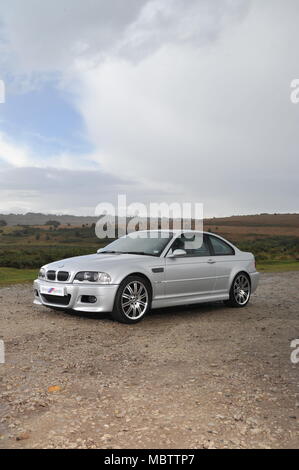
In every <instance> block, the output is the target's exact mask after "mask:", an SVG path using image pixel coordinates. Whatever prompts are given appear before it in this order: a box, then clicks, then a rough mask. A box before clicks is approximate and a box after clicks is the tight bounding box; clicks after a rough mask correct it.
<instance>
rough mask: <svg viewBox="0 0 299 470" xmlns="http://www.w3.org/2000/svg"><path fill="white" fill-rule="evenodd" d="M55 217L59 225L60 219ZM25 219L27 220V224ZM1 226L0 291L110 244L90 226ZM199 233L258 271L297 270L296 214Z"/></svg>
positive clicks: (210, 222) (211, 222)
mask: <svg viewBox="0 0 299 470" xmlns="http://www.w3.org/2000/svg"><path fill="white" fill-rule="evenodd" d="M0 217H2V216H0ZM15 217H16V216H15ZM59 217H60V220H61V221H62V222H63V216H59ZM59 217H57V219H59ZM24 218H25V219H24ZM31 218H32V215H31V216H30V217H29V220H31ZM2 220H3V219H1V218H0V285H5V284H9V283H16V282H23V281H31V280H32V279H33V278H34V277H35V275H36V271H37V270H38V269H39V267H40V266H42V265H44V264H46V263H49V262H51V261H55V260H58V259H63V258H68V257H72V256H79V255H84V254H89V253H94V252H95V251H96V250H97V249H98V248H100V247H102V246H105V245H106V244H107V243H108V242H109V241H110V240H100V239H98V238H97V237H96V235H95V224H94V222H92V223H90V221H89V222H88V223H82V224H81V225H78V226H74V225H70V224H69V223H60V222H59V221H58V220H56V219H55V217H54V220H52V221H48V222H49V223H47V224H46V225H6V222H5V221H4V220H3V222H2V224H1V221H2ZM22 220H26V216H22ZM67 220H68V219H67ZM82 220H84V218H82ZM88 220H89V219H88ZM16 221H17V219H14V222H16ZM204 229H205V230H206V231H209V232H214V233H217V234H219V235H222V236H223V237H225V238H227V239H229V240H231V241H232V242H233V243H235V244H236V245H237V246H238V247H239V248H240V249H242V250H245V251H251V252H252V253H254V255H255V257H256V261H257V266H258V269H259V270H260V271H263V272H270V271H292V270H298V269H299V215H298V214H272V215H271V214H261V215H254V216H233V217H227V218H213V219H206V220H205V221H204ZM7 268H11V269H7Z"/></svg>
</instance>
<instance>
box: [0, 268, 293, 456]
mask: <svg viewBox="0 0 299 470" xmlns="http://www.w3.org/2000/svg"><path fill="white" fill-rule="evenodd" d="M298 286H299V273H298V272H293V273H278V274H264V275H263V276H262V279H261V283H260V286H259V289H258V291H257V293H256V294H255V295H254V296H253V297H252V300H251V303H250V304H249V305H248V306H247V307H246V308H245V309H240V310H239V309H230V308H227V307H225V306H224V305H223V304H222V303H214V304H204V305H203V304H202V305H196V306H188V307H184V308H181V307H179V308H178V307H176V308H168V309H164V310H156V311H153V312H152V313H150V314H149V315H148V317H147V318H146V319H145V320H144V321H143V322H141V323H139V324H137V325H133V326H131V325H122V324H119V323H114V322H112V321H111V320H110V319H109V317H108V316H104V315H101V316H90V315H88V316H87V315H86V314H76V315H75V314H70V313H65V312H57V311H52V310H49V309H46V308H44V307H36V306H33V305H32V291H31V286H28V285H18V286H13V287H6V288H2V289H0V338H2V339H3V340H4V341H5V346H6V363H5V364H0V448H109V449H111V448H170V449H171V448H227V447H229V448H239V447H241V448H252V447H263V448H264V447H267V448H298V447H299V364H297V365H294V364H292V363H291V361H290V354H291V348H290V342H291V340H292V339H295V338H299V321H298V305H299V290H298Z"/></svg>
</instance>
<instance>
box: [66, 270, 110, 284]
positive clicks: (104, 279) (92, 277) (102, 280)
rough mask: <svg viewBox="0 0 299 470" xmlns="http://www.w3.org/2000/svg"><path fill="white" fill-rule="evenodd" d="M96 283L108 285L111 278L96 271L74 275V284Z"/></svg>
mask: <svg viewBox="0 0 299 470" xmlns="http://www.w3.org/2000/svg"><path fill="white" fill-rule="evenodd" d="M84 281H87V282H97V283H98V284H109V283H110V282H111V277H110V276H109V274H107V273H99V272H96V271H81V272H79V273H77V274H76V276H75V279H74V282H84Z"/></svg>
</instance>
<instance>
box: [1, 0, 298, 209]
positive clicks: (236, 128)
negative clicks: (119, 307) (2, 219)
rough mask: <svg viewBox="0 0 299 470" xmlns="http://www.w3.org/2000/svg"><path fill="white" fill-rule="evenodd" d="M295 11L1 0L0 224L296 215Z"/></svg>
mask: <svg viewBox="0 0 299 470" xmlns="http://www.w3.org/2000/svg"><path fill="white" fill-rule="evenodd" d="M298 18H299V2H298V0H285V1H283V0H263V1H261V0H213V2H211V1H209V0H126V1H124V0H109V2H108V1H107V0H84V1H83V0H43V1H42V2H41V1H40V0H26V2H24V1H23V0H0V80H2V81H3V82H4V83H5V102H4V103H1V102H0V213H8V212H17V213H26V212H46V213H57V214H58V213H59V214H60V213H70V214H78V215H94V213H95V208H96V206H97V205H98V204H99V203H103V202H111V203H113V204H116V202H117V195H118V194H125V195H126V196H127V201H128V203H131V202H141V203H144V204H149V203H151V202H156V203H157V202H158V203H159V202H168V203H172V202H179V203H183V202H191V203H202V204H203V207H204V216H206V217H213V216H229V215H233V214H255V213H262V212H271V213H273V212H298V211H299V207H298V205H299V204H298V201H299V184H298V183H299V181H298V179H299V176H298V175H299V159H298V149H299V146H298V144H299V138H298V135H299V132H298V131H299V103H298V104H295V103H292V101H291V99H290V95H291V91H292V89H291V83H292V81H293V80H294V79H296V78H299V64H298V53H297V51H296V45H297V44H298V42H299V29H298Z"/></svg>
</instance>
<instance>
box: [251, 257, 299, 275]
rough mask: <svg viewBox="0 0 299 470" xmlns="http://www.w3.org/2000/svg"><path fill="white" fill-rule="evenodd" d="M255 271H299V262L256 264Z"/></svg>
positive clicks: (275, 261)
mask: <svg viewBox="0 0 299 470" xmlns="http://www.w3.org/2000/svg"><path fill="white" fill-rule="evenodd" d="M257 270H258V271H260V272H262V273H271V272H272V273H273V272H286V271H299V261H292V260H274V261H262V262H260V263H257Z"/></svg>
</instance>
